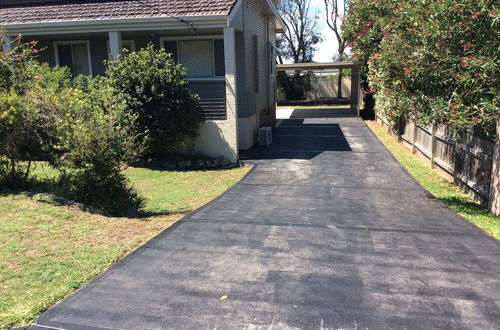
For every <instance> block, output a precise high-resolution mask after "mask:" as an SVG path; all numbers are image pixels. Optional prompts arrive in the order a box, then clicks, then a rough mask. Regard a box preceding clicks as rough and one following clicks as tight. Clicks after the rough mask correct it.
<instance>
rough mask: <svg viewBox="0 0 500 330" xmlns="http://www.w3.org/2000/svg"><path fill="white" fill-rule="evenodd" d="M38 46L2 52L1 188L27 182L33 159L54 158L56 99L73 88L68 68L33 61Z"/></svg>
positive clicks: (25, 45)
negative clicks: (70, 86) (68, 86)
mask: <svg viewBox="0 0 500 330" xmlns="http://www.w3.org/2000/svg"><path fill="white" fill-rule="evenodd" d="M34 47H35V44H34V43H31V44H21V43H19V42H16V43H15V44H14V45H13V49H12V50H10V51H7V52H0V141H2V143H1V144H0V186H4V187H5V186H6V187H9V188H18V187H20V186H22V185H23V182H26V180H27V178H28V176H29V171H30V168H31V166H30V165H31V161H33V160H40V159H44V160H48V159H50V158H51V157H52V155H53V149H52V148H51V146H52V144H53V142H54V140H55V138H56V137H55V126H54V124H55V122H56V121H57V120H56V118H57V116H58V114H57V112H58V102H57V101H56V98H57V97H56V96H57V94H58V93H59V92H60V90H61V89H63V88H65V86H67V85H69V83H70V81H69V74H68V71H67V70H66V69H62V68H53V69H52V68H49V67H48V65H46V64H44V65H41V64H39V63H37V62H36V61H33V60H32V54H33V53H34V52H36V48H34Z"/></svg>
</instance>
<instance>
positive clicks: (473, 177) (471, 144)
mask: <svg viewBox="0 0 500 330" xmlns="http://www.w3.org/2000/svg"><path fill="white" fill-rule="evenodd" d="M376 120H377V122H378V123H379V124H381V125H383V126H385V127H387V129H388V130H389V131H391V132H392V133H395V134H397V135H398V137H399V138H400V142H401V143H402V144H403V145H404V146H405V147H406V148H408V149H409V150H411V151H412V152H413V153H415V154H417V155H419V156H420V157H423V158H425V159H427V160H428V161H429V164H430V166H431V167H432V168H437V169H439V170H441V171H443V172H444V173H446V174H447V175H449V176H450V177H451V178H453V180H454V182H455V184H457V185H459V186H461V187H462V188H465V189H466V190H467V191H468V192H470V193H471V196H473V197H474V199H475V200H476V201H479V202H481V203H482V204H483V205H487V204H488V200H489V191H490V183H491V171H492V165H493V152H494V142H493V141H491V140H490V139H488V138H487V137H485V136H484V135H483V134H482V133H481V131H479V130H477V129H473V128H471V129H470V130H468V131H467V132H465V133H462V134H453V133H452V132H450V129H449V127H447V126H445V125H443V126H434V125H432V126H422V125H418V124H415V123H412V122H406V123H402V124H401V125H398V127H397V128H396V127H394V125H391V124H390V123H389V122H388V120H387V119H385V118H384V117H383V116H382V115H381V114H380V113H378V112H377V115H376Z"/></svg>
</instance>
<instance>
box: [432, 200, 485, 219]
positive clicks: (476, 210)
mask: <svg viewBox="0 0 500 330" xmlns="http://www.w3.org/2000/svg"><path fill="white" fill-rule="evenodd" d="M439 199H440V200H441V201H442V202H443V203H445V204H446V205H447V206H448V207H449V208H452V209H453V210H455V211H457V212H462V213H464V214H467V215H470V216H490V215H491V214H490V213H489V212H488V210H487V209H486V208H485V207H484V206H482V205H480V204H477V203H475V202H474V201H471V200H468V199H465V198H461V197H442V198H439Z"/></svg>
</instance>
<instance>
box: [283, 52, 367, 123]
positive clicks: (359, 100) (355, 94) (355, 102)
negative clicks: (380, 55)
mask: <svg viewBox="0 0 500 330" xmlns="http://www.w3.org/2000/svg"><path fill="white" fill-rule="evenodd" d="M361 65H363V62H359V61H356V62H354V61H341V62H327V63H313V62H310V63H290V64H278V65H277V67H276V70H277V71H320V72H321V71H322V70H328V69H350V70H351V110H353V111H355V113H356V115H357V116H358V117H359V112H360V110H361V108H362V104H363V93H362V92H361V79H360V67H361Z"/></svg>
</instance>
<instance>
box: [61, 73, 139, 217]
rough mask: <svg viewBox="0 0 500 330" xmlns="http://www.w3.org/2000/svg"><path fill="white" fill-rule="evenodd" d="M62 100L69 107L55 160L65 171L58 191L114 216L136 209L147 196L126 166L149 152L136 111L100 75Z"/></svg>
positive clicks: (65, 111) (62, 170) (64, 116)
mask: <svg viewBox="0 0 500 330" xmlns="http://www.w3.org/2000/svg"><path fill="white" fill-rule="evenodd" d="M61 99H63V100H64V103H65V105H66V108H65V110H64V112H63V118H62V119H61V120H60V121H58V123H57V125H56V129H57V136H58V141H57V143H56V145H55V149H56V150H57V151H58V152H59V153H60V154H61V157H60V158H57V159H54V161H52V165H54V166H55V167H56V168H58V169H59V170H60V171H61V172H62V176H61V178H60V181H59V185H58V186H59V188H60V189H59V191H60V192H61V193H63V194H64V195H65V196H66V197H68V198H70V199H74V200H78V201H81V202H84V203H87V204H90V205H93V206H96V207H97V208H99V209H101V210H103V211H104V212H106V213H109V214H112V215H127V214H130V213H131V212H135V211H136V210H137V209H138V208H139V207H140V206H141V203H142V200H141V199H140V198H139V197H138V195H137V194H136V193H135V191H133V190H132V189H130V188H129V187H128V186H127V180H126V178H125V177H124V176H123V174H122V173H121V170H122V167H123V166H124V165H125V164H127V163H130V162H132V161H134V160H136V159H137V158H138V157H139V156H141V155H142V154H143V152H144V150H145V147H144V141H145V137H144V135H143V134H139V133H137V129H136V124H135V123H136V119H137V115H135V114H131V113H128V112H126V111H125V102H124V101H123V100H122V101H117V100H116V97H115V93H114V91H113V90H112V88H111V87H109V86H108V85H107V84H106V83H104V80H103V79H101V78H96V79H94V80H86V89H85V90H82V89H78V88H71V89H68V90H66V91H65V93H64V95H61ZM146 140H147V139H146Z"/></svg>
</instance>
